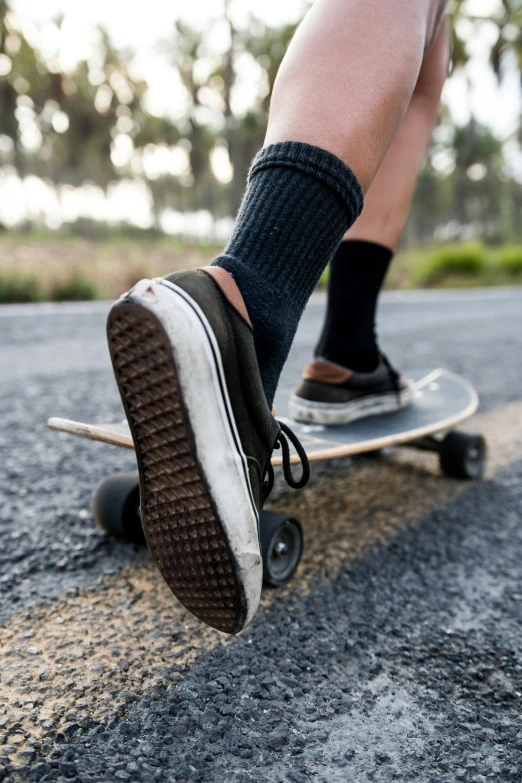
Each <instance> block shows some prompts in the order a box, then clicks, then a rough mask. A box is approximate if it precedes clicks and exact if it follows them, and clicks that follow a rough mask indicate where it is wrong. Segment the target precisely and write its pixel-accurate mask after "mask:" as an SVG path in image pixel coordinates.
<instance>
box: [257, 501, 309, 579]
mask: <svg viewBox="0 0 522 783" xmlns="http://www.w3.org/2000/svg"><path fill="white" fill-rule="evenodd" d="M259 537H260V543H261V554H262V557H263V581H264V582H265V584H266V585H270V586H271V587H280V586H281V585H284V584H286V583H287V582H289V581H290V579H291V578H292V577H293V575H294V573H295V571H296V569H297V566H298V565H299V561H300V559H301V553H302V551H303V531H302V528H301V524H300V522H299V520H297V519H295V518H294V517H288V516H286V515H285V514H275V513H274V512H272V511H262V512H261V517H260V536H259Z"/></svg>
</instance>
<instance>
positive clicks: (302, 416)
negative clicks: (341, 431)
mask: <svg viewBox="0 0 522 783" xmlns="http://www.w3.org/2000/svg"><path fill="white" fill-rule="evenodd" d="M412 401H413V393H412V390H411V389H410V388H409V387H407V388H406V389H403V390H402V391H401V392H400V393H399V394H396V393H395V392H389V393H388V392H386V393H384V394H373V395H369V396H368V397H360V398H359V399H357V400H351V401H350V402H343V403H331V402H315V401H312V400H305V399H304V397H298V396H297V395H296V394H292V395H291V397H290V402H289V405H288V412H289V415H290V418H292V419H294V420H295V421H303V422H307V423H310V422H312V423H314V424H325V425H330V426H332V425H337V426H338V425H342V424H351V423H352V422H354V421H357V420H358V419H364V418H366V417H367V416H380V415H382V414H384V413H395V412H396V411H399V410H402V409H403V408H407V407H408V406H409V405H411V403H412Z"/></svg>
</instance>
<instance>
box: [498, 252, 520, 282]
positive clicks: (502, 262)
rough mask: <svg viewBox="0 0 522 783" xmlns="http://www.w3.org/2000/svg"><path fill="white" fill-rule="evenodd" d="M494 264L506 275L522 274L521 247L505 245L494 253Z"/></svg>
mask: <svg viewBox="0 0 522 783" xmlns="http://www.w3.org/2000/svg"><path fill="white" fill-rule="evenodd" d="M495 260H496V262H497V264H498V266H499V268H500V269H501V270H502V271H503V272H506V274H508V275H520V274H522V247H521V246H520V245H506V247H502V248H500V249H499V250H497V252H496V259H495Z"/></svg>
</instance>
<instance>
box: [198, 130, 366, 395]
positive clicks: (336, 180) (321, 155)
mask: <svg viewBox="0 0 522 783" xmlns="http://www.w3.org/2000/svg"><path fill="white" fill-rule="evenodd" d="M362 205H363V193H362V189H361V186H360V184H359V181H358V179H357V177H356V176H355V174H354V173H353V172H352V170H351V169H350V168H348V166H346V164H344V163H343V162H342V161H341V160H340V159H339V158H337V157H336V156H335V155H333V154H332V153H331V152H327V151H326V150H323V149H320V148H319V147H313V146H311V145H310V144H303V143H301V142H296V141H284V142H280V143H278V144H272V145H270V146H269V147H265V149H263V150H261V152H260V153H259V155H258V156H257V157H256V159H255V160H254V163H253V164H252V168H251V169H250V173H249V178H248V185H247V189H246V193H245V196H244V198H243V203H242V205H241V209H240V210H239V214H238V218H237V223H236V227H235V229H234V233H233V235H232V238H231V239H230V242H229V243H228V245H227V247H226V248H225V251H224V253H223V255H220V256H218V258H216V259H215V260H214V261H213V262H212V263H213V264H215V265H216V266H220V267H223V268H224V269H226V270H227V271H228V272H230V274H231V275H232V276H233V277H234V279H235V281H236V283H237V285H238V286H239V289H240V291H241V293H242V295H243V297H244V300H245V303H246V306H247V310H248V313H249V315H250V318H251V320H252V324H253V326H254V343H255V347H256V353H257V359H258V362H259V369H260V371H261V378H262V381H263V387H264V390H265V394H266V398H267V401H268V404H269V405H271V404H272V401H273V398H274V394H275V391H276V387H277V383H278V381H279V376H280V374H281V370H282V369H283V365H284V363H285V361H286V358H287V356H288V352H289V350H290V346H291V345H292V341H293V339H294V335H295V332H296V329H297V325H298V323H299V319H300V318H301V315H302V312H303V310H304V307H305V305H306V303H307V301H308V299H309V298H310V295H311V293H312V291H313V290H314V288H315V286H316V285H317V282H318V280H319V278H320V276H321V273H322V272H323V269H324V268H325V266H326V265H327V263H328V261H329V260H330V258H331V257H332V255H333V253H334V252H335V250H336V248H337V246H338V244H339V242H340V241H341V238H342V236H343V234H344V232H345V231H346V229H347V228H348V227H349V226H350V225H351V224H352V223H353V222H354V221H355V219H356V218H357V217H358V215H359V214H360V212H361V209H362Z"/></svg>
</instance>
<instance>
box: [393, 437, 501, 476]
mask: <svg viewBox="0 0 522 783" xmlns="http://www.w3.org/2000/svg"><path fill="white" fill-rule="evenodd" d="M402 446H403V447H410V448H414V449H420V450H421V451H433V452H435V453H436V454H438V455H439V464H440V468H441V470H442V472H443V473H444V474H445V475H446V476H450V477H451V478H458V479H477V478H480V477H481V476H482V474H483V472H484V467H485V464H486V458H487V445H486V440H485V438H484V437H483V436H482V435H477V434H471V433H467V432H458V431H457V430H451V431H450V432H447V433H446V434H445V435H444V436H443V437H437V436H436V435H427V436H426V437H424V438H418V439H417V440H413V441H410V442H409V443H403V444H402Z"/></svg>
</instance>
